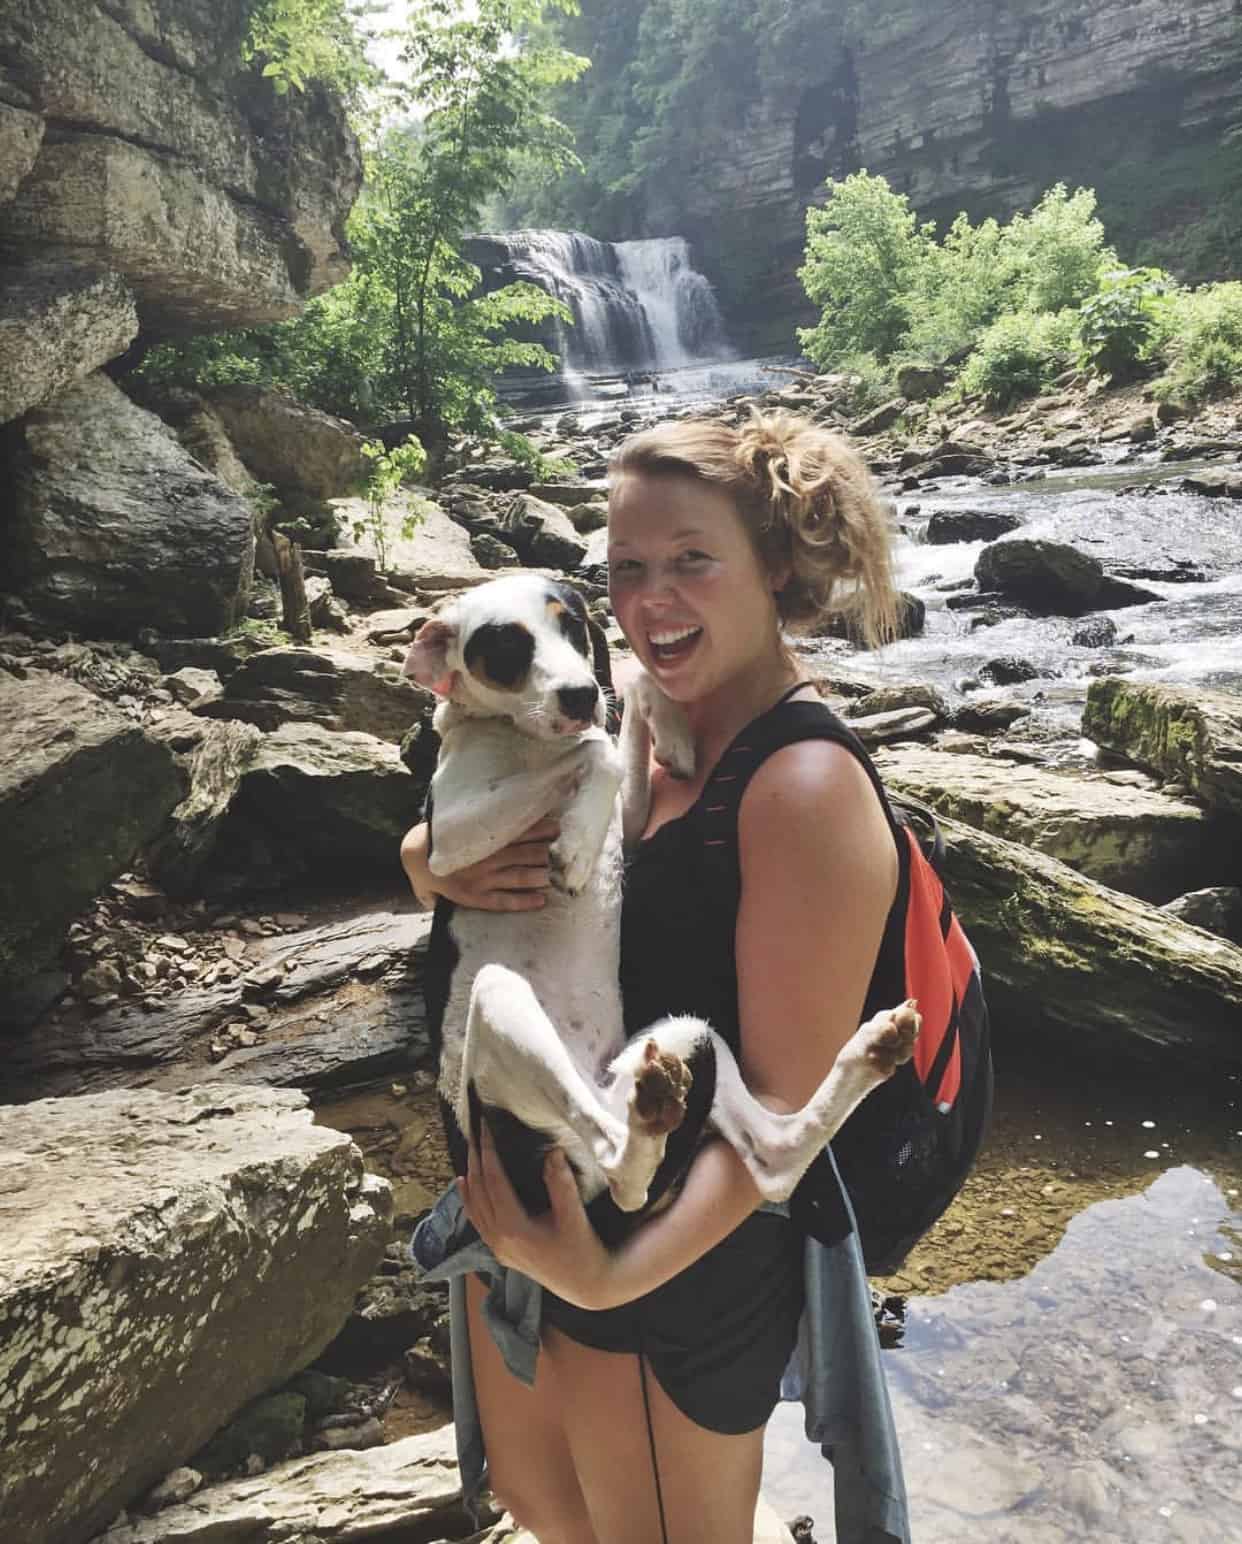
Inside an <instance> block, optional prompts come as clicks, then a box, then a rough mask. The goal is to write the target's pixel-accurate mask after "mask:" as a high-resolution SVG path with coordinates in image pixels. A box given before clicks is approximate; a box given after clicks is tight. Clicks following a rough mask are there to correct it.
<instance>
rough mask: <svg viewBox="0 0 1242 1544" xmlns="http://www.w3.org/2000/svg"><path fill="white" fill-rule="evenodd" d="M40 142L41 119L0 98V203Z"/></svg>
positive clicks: (27, 166)
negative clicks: (0, 100)
mask: <svg viewBox="0 0 1242 1544" xmlns="http://www.w3.org/2000/svg"><path fill="white" fill-rule="evenodd" d="M42 143H43V119H42V118H41V117H40V116H39V114H38V113H31V112H27V111H26V109H25V108H24V107H15V106H14V105H13V104H12V103H11V102H0V204H7V203H8V201H9V200H10V199H11V198H12V197H13V195H14V193H16V192H17V190H18V188H19V187H20V186H21V183H22V179H23V178H24V177H25V175H26V173H27V172H28V171H29V170H30V168H31V167H32V166H33V165H34V164H35V158H36V157H37V156H38V154H39V146H40V145H41V144H42Z"/></svg>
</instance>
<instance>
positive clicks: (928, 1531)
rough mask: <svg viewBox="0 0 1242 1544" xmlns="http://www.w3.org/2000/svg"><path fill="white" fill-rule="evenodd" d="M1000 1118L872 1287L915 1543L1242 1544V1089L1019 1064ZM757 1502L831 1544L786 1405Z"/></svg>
mask: <svg viewBox="0 0 1242 1544" xmlns="http://www.w3.org/2000/svg"><path fill="white" fill-rule="evenodd" d="M997 1101H998V1102H997V1111H996V1119H995V1122H994V1127H993V1132H992V1135H991V1137H990V1139H989V1142H988V1145H987V1146H986V1148H985V1150H984V1153H983V1155H982V1157H981V1159H980V1163H979V1166H978V1169H977V1171H976V1172H975V1174H974V1175H972V1177H971V1179H970V1180H969V1181H968V1182H967V1186H966V1188H965V1190H964V1191H963V1193H962V1195H961V1196H960V1197H959V1198H958V1200H957V1201H956V1202H955V1203H954V1205H953V1207H952V1208H950V1210H949V1212H948V1213H947V1215H946V1216H945V1218H944V1219H943V1220H942V1221H941V1223H940V1224H939V1225H938V1226H937V1228H936V1229H935V1230H933V1232H932V1234H931V1235H929V1237H928V1239H927V1240H926V1241H925V1242H924V1243H923V1244H922V1245H921V1246H920V1248H919V1250H918V1251H916V1253H915V1255H914V1256H913V1257H912V1259H911V1261H910V1262H909V1265H908V1267H907V1269H906V1271H905V1272H904V1273H903V1277H902V1278H900V1279H897V1280H893V1281H890V1282H887V1283H885V1284H884V1285H885V1287H886V1289H887V1290H888V1291H890V1292H899V1293H901V1294H902V1297H903V1299H904V1321H905V1323H904V1333H903V1334H902V1337H901V1344H900V1345H899V1346H898V1347H896V1348H893V1349H889V1350H886V1351H885V1352H884V1361H885V1368H886V1372H887V1375H888V1380H889V1387H890V1390H891V1393H892V1397H893V1404H894V1411H895V1416H896V1421H897V1427H898V1432H899V1435H900V1438H901V1446H902V1453H903V1458H904V1462H905V1466H906V1478H907V1485H908V1489H909V1493H910V1502H911V1517H912V1523H913V1534H914V1538H915V1539H916V1540H917V1541H918V1544H976V1541H978V1544H984V1541H987V1544H1010V1541H1012V1544H1018V1541H1021V1544H1044V1541H1047V1544H1052V1541H1057V1544H1076V1541H1079V1540H1081V1541H1086V1540H1093V1541H1094V1540H1125V1541H1127V1544H1148V1541H1152V1544H1155V1541H1164V1540H1170V1539H1175V1540H1182V1541H1196V1544H1198V1541H1202V1544H1209V1541H1210V1544H1226V1541H1230V1540H1236V1539H1238V1538H1242V1463H1240V1462H1239V1458H1240V1456H1242V1455H1240V1453H1239V1449H1240V1448H1242V1198H1240V1197H1242V1077H1240V1076H1239V1074H1237V1073H1235V1072H1229V1071H1220V1072H1217V1073H1213V1072H1211V1071H1210V1070H1196V1069H1193V1068H1187V1067H1185V1066H1181V1065H1176V1064H1174V1062H1173V1061H1172V1060H1171V1059H1166V1060H1164V1061H1161V1062H1159V1063H1153V1064H1150V1065H1143V1064H1138V1063H1134V1064H1129V1065H1125V1066H1121V1067H1117V1066H1115V1065H1111V1064H1110V1063H1109V1062H1108V1061H1107V1060H1103V1059H1095V1060H1092V1061H1086V1060H1081V1059H1074V1058H1073V1057H1072V1056H1069V1055H1067V1054H1065V1049H1064V1048H1061V1049H1059V1050H1058V1051H1057V1054H1056V1055H1055V1056H1051V1055H1049V1054H1048V1052H1047V1049H1046V1048H1044V1049H1042V1050H1041V1048H1040V1047H1038V1046H1027V1047H1024V1048H1022V1049H1020V1050H1018V1049H1015V1048H1012V1047H1010V1048H1006V1049H1003V1050H1002V1053H1001V1055H1000V1059H999V1066H998V1083H997ZM978 1278H990V1279H978ZM890 1301H892V1300H891V1299H890ZM764 1491H765V1493H766V1494H767V1495H768V1496H769V1498H770V1499H771V1500H772V1502H773V1504H774V1505H775V1507H776V1510H777V1511H778V1513H779V1514H780V1515H781V1516H782V1517H784V1518H786V1519H791V1518H793V1517H795V1516H798V1515H808V1516H811V1517H813V1518H815V1519H816V1522H817V1525H818V1526H817V1528H816V1538H817V1539H818V1540H819V1544H829V1541H830V1540H831V1539H832V1536H833V1530H832V1526H831V1517H832V1502H831V1480H830V1477H829V1470H828V1469H827V1466H826V1465H824V1464H823V1462H822V1461H821V1460H820V1458H819V1456H818V1453H817V1450H816V1449H814V1448H813V1447H811V1446H810V1444H808V1443H807V1442H806V1441H805V1439H804V1437H803V1435H802V1428H801V1409H800V1407H798V1406H783V1407H781V1408H780V1409H779V1410H778V1411H777V1413H776V1415H775V1417H774V1418H773V1421H772V1424H771V1426H770V1427H769V1435H768V1445H767V1458H766V1469H765V1479H764Z"/></svg>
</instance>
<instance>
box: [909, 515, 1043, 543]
mask: <svg viewBox="0 0 1242 1544" xmlns="http://www.w3.org/2000/svg"><path fill="white" fill-rule="evenodd" d="M1021 524H1022V521H1021V520H1020V519H1019V518H1018V516H1017V515H1010V514H1004V513H1002V512H1001V511H999V510H991V509H937V510H934V511H933V513H932V515H931V517H930V519H929V520H928V522H927V533H926V540H927V541H928V542H929V543H930V544H931V545H932V546H945V545H948V544H949V543H951V542H960V541H995V540H996V539H997V538H998V537H1000V536H1004V535H1006V534H1007V533H1008V532H1010V531H1016V530H1017V529H1018V527H1019V526H1020V525H1021Z"/></svg>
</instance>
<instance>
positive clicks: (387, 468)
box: [353, 434, 427, 569]
mask: <svg viewBox="0 0 1242 1544" xmlns="http://www.w3.org/2000/svg"><path fill="white" fill-rule="evenodd" d="M362 454H363V455H364V456H365V457H366V458H367V460H368V461H369V462H370V467H369V469H368V471H367V475H366V481H365V483H364V494H365V497H366V501H367V512H366V515H365V516H364V517H363V518H362V519H360V520H355V521H354V523H353V532H354V540H355V541H360V540H361V539H362V538H363V537H364V536H370V538H371V540H372V542H373V543H374V545H375V555H376V557H377V558H378V559H379V566H380V568H381V569H387V567H388V537H389V530H388V518H389V510H388V506H389V503H390V502H391V500H392V498H393V496H394V494H395V493H396V492H397V490H398V488H400V487H401V485H402V483H404V482H412V481H413V480H414V479H415V478H416V477H417V476H418V475H419V473H420V472H421V471H422V470H423V468H424V467H425V466H426V465H427V452H426V451H425V450H424V449H423V447H422V445H421V444H420V443H419V441H418V439H417V437H416V436H415V435H412V434H411V435H409V436H408V437H407V438H406V440H405V442H404V443H403V444H401V445H395V446H394V447H393V448H392V450H385V449H384V444H383V441H382V440H365V441H364V442H363V445H362ZM419 518H420V514H419V511H418V510H417V509H416V508H412V509H410V510H409V512H408V513H407V514H406V516H405V518H404V519H403V520H402V522H401V537H402V540H403V541H408V540H409V539H410V537H411V536H412V535H413V534H414V528H415V526H417V524H418V522H419Z"/></svg>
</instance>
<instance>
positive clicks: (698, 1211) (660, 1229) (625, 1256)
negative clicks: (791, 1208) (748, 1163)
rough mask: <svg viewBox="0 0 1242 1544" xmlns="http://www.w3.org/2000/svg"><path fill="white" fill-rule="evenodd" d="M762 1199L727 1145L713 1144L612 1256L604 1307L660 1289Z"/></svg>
mask: <svg viewBox="0 0 1242 1544" xmlns="http://www.w3.org/2000/svg"><path fill="white" fill-rule="evenodd" d="M762 1199H763V1197H762V1196H761V1195H760V1194H759V1190H758V1188H757V1186H756V1185H755V1182H754V1180H753V1179H751V1177H750V1175H749V1174H748V1173H747V1171H746V1167H745V1165H744V1164H743V1163H742V1160H741V1159H740V1158H739V1157H738V1156H737V1154H736V1153H735V1152H734V1150H733V1149H732V1148H731V1147H730V1146H729V1145H728V1143H727V1142H724V1141H722V1140H720V1139H719V1138H713V1139H712V1140H710V1141H708V1142H706V1143H705V1144H704V1145H703V1146H702V1147H701V1148H700V1149H699V1152H698V1154H697V1156H696V1157H695V1160H694V1162H693V1163H692V1164H691V1166H690V1170H689V1173H688V1174H687V1175H686V1182H685V1184H684V1186H683V1187H682V1191H681V1194H680V1195H679V1196H678V1197H677V1199H676V1201H674V1202H673V1204H672V1206H670V1207H669V1208H668V1209H667V1211H664V1212H661V1213H660V1214H659V1215H658V1216H656V1217H654V1218H652V1220H651V1221H650V1222H647V1223H644V1224H643V1226H642V1227H640V1228H638V1229H637V1230H636V1231H635V1232H634V1233H632V1234H631V1235H630V1237H629V1238H628V1239H627V1240H626V1241H625V1243H624V1244H622V1245H621V1246H620V1248H618V1249H616V1250H614V1251H613V1253H612V1257H611V1265H610V1268H609V1269H608V1271H607V1275H606V1281H605V1282H604V1283H603V1284H602V1294H603V1297H604V1299H605V1300H604V1301H600V1302H593V1303H592V1304H591V1306H592V1307H599V1308H613V1307H616V1306H618V1305H619V1304H621V1303H629V1302H632V1301H633V1300H634V1298H636V1297H641V1296H642V1295H643V1294H644V1293H645V1292H651V1291H654V1289H655V1288H656V1287H659V1286H663V1285H664V1283H665V1282H666V1281H669V1280H671V1279H672V1278H673V1277H674V1276H676V1275H677V1273H678V1272H679V1271H683V1270H685V1269H686V1267H687V1266H689V1265H693V1264H694V1262H695V1261H696V1260H698V1259H700V1258H701V1257H702V1256H703V1255H705V1254H706V1253H707V1251H708V1250H709V1249H712V1248H714V1247H715V1245H717V1244H718V1243H720V1241H721V1239H723V1238H727V1237H728V1235H729V1234H730V1233H732V1232H733V1230H734V1228H736V1227H737V1226H738V1225H739V1224H740V1223H742V1222H744V1221H745V1220H746V1218H747V1217H749V1216H750V1214H751V1212H753V1211H754V1210H755V1208H756V1207H757V1206H758V1205H759V1204H760V1202H761V1201H762Z"/></svg>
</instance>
